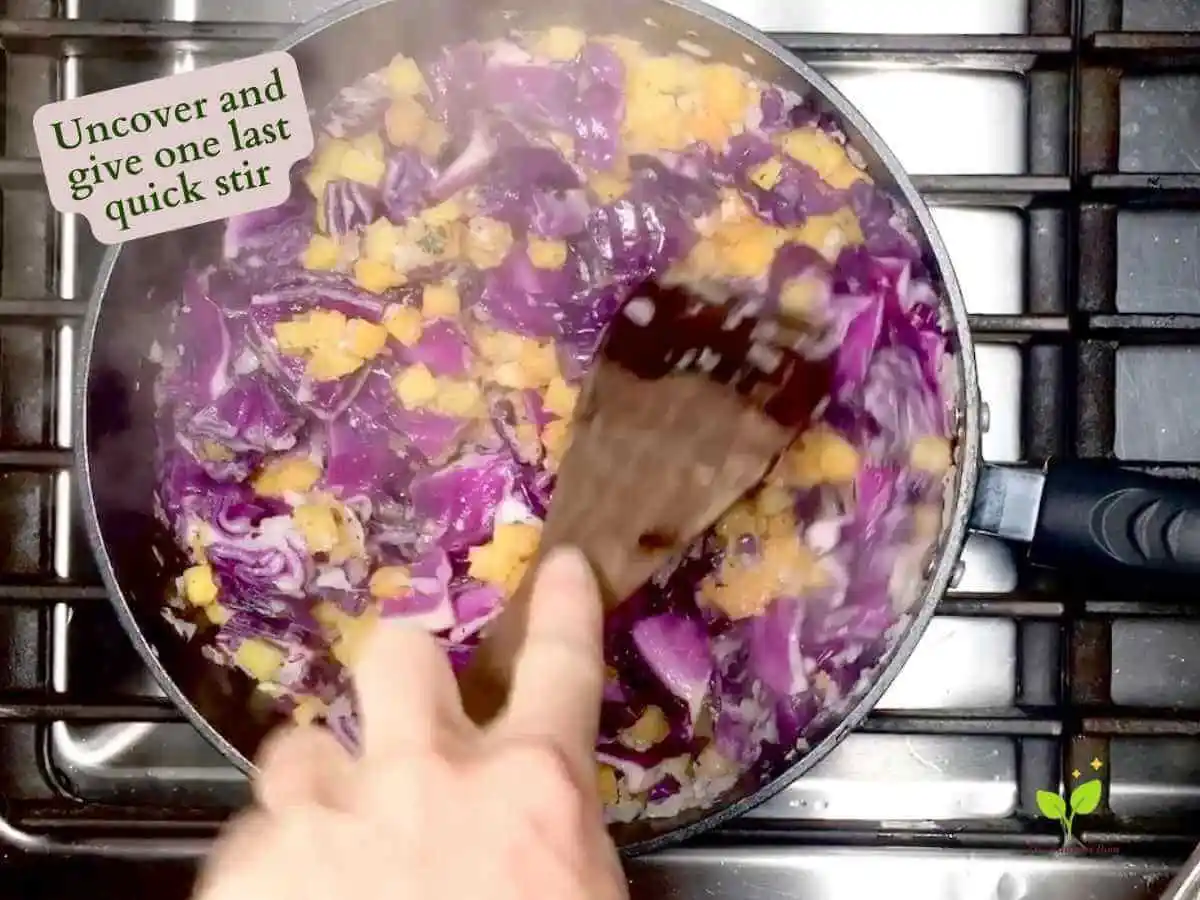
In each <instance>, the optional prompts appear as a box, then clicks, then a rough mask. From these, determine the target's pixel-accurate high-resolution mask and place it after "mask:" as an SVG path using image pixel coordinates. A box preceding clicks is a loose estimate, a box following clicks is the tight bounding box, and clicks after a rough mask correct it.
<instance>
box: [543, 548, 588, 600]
mask: <svg viewBox="0 0 1200 900" xmlns="http://www.w3.org/2000/svg"><path fill="white" fill-rule="evenodd" d="M543 570H550V571H552V572H553V575H554V577H555V579H562V580H563V581H567V582H570V584H571V585H572V586H574V587H577V588H579V589H580V590H595V589H596V573H595V572H593V571H592V565H591V563H589V562H588V560H587V557H586V556H584V555H583V553H582V552H581V551H580V550H579V548H578V547H572V546H567V545H564V546H560V547H555V548H554V549H553V550H551V551H550V552H549V553H548V554H547V555H546V561H545V563H543Z"/></svg>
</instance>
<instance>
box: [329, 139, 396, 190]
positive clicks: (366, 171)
mask: <svg viewBox="0 0 1200 900" xmlns="http://www.w3.org/2000/svg"><path fill="white" fill-rule="evenodd" d="M385 168H386V167H385V165H384V162H383V159H382V158H380V157H377V156H371V155H370V154H368V153H366V152H364V151H363V150H361V149H359V148H358V147H351V148H350V149H349V150H347V151H346V155H345V156H343V157H342V163H341V165H340V166H339V167H338V174H339V175H341V176H342V177H343V178H348V179H350V180H351V181H357V182H360V183H362V184H368V185H371V186H372V187H374V186H375V185H377V184H379V182H380V180H381V179H382V178H383V172H384V169H385Z"/></svg>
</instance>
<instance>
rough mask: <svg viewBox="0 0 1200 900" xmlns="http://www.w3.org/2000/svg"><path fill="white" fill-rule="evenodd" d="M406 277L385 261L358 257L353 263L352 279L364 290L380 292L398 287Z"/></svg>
mask: <svg viewBox="0 0 1200 900" xmlns="http://www.w3.org/2000/svg"><path fill="white" fill-rule="evenodd" d="M406 280H407V279H406V278H405V277H404V276H403V275H402V274H401V273H399V272H397V271H396V270H395V269H393V268H392V267H391V266H390V265H388V264H387V263H385V262H377V261H376V260H373V259H360V260H359V261H358V262H356V263H355V264H354V281H355V283H356V284H357V285H358V286H359V287H361V288H362V289H363V290H364V291H370V292H371V293H373V294H382V293H383V292H384V291H388V290H391V289H392V288H395V287H400V285H402V284H404V283H405V281H406Z"/></svg>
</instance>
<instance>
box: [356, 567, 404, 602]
mask: <svg viewBox="0 0 1200 900" xmlns="http://www.w3.org/2000/svg"><path fill="white" fill-rule="evenodd" d="M411 585H412V573H411V572H409V570H408V568H407V567H406V566H384V567H382V568H379V569H376V570H375V571H374V572H372V573H371V580H370V581H369V582H368V584H367V589H368V590H369V591H370V592H371V596H372V597H380V598H383V597H396V596H399V595H400V594H403V593H404V592H405V591H406V590H408V588H409V587H410V586H411Z"/></svg>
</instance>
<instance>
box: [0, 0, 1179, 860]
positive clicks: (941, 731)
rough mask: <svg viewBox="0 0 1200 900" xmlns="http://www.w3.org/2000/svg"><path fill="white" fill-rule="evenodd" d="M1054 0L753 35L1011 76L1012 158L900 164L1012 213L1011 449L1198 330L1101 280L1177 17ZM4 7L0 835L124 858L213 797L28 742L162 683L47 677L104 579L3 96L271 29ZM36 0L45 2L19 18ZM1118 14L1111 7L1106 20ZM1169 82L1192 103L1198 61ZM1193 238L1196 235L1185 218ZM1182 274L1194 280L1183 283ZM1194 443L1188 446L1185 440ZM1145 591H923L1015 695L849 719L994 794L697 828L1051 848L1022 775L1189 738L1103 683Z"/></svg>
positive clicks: (995, 334)
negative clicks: (74, 772) (1127, 159)
mask: <svg viewBox="0 0 1200 900" xmlns="http://www.w3.org/2000/svg"><path fill="white" fill-rule="evenodd" d="M1077 5H1078V6H1079V7H1080V8H1077V9H1075V8H1072V6H1071V3H1070V0H1031V2H1030V13H1029V30H1030V32H1031V33H1030V34H1028V35H985V36H922V35H817V34H780V35H776V37H777V38H778V39H779V40H780V41H781V42H782V43H783V44H784V45H785V46H787V47H789V48H790V49H794V50H795V51H796V52H797V53H799V54H801V55H803V56H805V57H806V58H807V59H809V60H811V61H813V62H816V63H823V62H846V61H864V60H882V61H888V62H897V63H911V64H919V65H922V66H934V67H968V68H973V69H979V68H983V69H992V70H998V71H1002V72H1005V73H1010V74H1013V75H1016V76H1019V77H1020V78H1022V79H1023V80H1024V82H1025V84H1026V86H1027V97H1028V135H1029V146H1028V165H1027V169H1026V171H1027V173H1028V174H1021V175H954V176H945V175H937V176H929V175H925V176H918V177H917V178H916V182H917V184H918V186H919V187H920V189H921V190H922V192H923V193H924V194H925V196H926V197H927V198H928V199H929V201H930V202H931V203H932V204H935V205H959V206H973V207H992V208H1002V209H1006V210H1012V211H1014V212H1016V213H1017V214H1019V215H1020V216H1021V217H1022V218H1023V220H1024V223H1025V234H1026V243H1025V246H1026V259H1025V277H1024V281H1025V284H1024V287H1025V290H1024V293H1025V296H1026V298H1027V300H1026V309H1025V312H1023V313H1022V314H1020V315H977V316H972V317H971V325H972V329H973V331H974V334H975V337H976V339H977V340H978V341H980V342H984V343H988V342H998V343H1004V344H1008V345H1015V346H1016V347H1018V348H1019V349H1020V352H1021V353H1022V355H1023V359H1024V372H1025V377H1024V386H1023V388H1022V397H1021V409H1022V420H1023V426H1022V434H1021V446H1022V451H1023V455H1024V457H1025V458H1026V459H1027V460H1029V461H1040V460H1043V459H1045V458H1047V457H1050V456H1056V457H1110V456H1113V455H1114V452H1115V451H1114V448H1115V446H1116V441H1117V409H1116V404H1117V400H1116V397H1117V393H1118V391H1117V378H1118V361H1117V357H1118V349H1119V348H1122V347H1132V346H1159V345H1175V344H1181V345H1196V344H1198V343H1200V340H1198V337H1200V301H1198V302H1196V303H1195V304H1194V310H1193V311H1192V312H1191V313H1183V312H1181V313H1160V312H1153V311H1146V310H1142V311H1123V310H1122V309H1121V308H1119V302H1118V298H1119V294H1120V285H1119V280H1120V279H1119V272H1118V267H1119V259H1120V258H1121V257H1120V254H1119V250H1118V232H1119V219H1120V217H1121V216H1122V214H1123V213H1124V212H1125V211H1129V210H1136V211H1143V210H1151V211H1153V210H1167V211H1172V210H1187V209H1192V208H1196V207H1200V165H1196V166H1193V167H1192V168H1191V169H1190V170H1186V171H1163V172H1158V171H1142V170H1141V169H1140V168H1139V167H1136V166H1123V165H1122V162H1123V161H1122V159H1121V144H1122V138H1121V129H1122V91H1123V85H1124V84H1126V83H1127V81H1128V79H1130V78H1133V77H1137V76H1141V75H1144V74H1147V73H1155V74H1158V73H1164V72H1168V73H1176V74H1180V75H1181V76H1186V75H1188V74H1194V73H1200V32H1196V31H1152V32H1149V31H1148V32H1133V31H1122V30H1120V29H1121V26H1122V21H1123V19H1122V9H1121V3H1120V0H1079V3H1078V4H1077ZM1137 5H1138V6H1139V8H1140V7H1141V6H1145V5H1146V4H1145V3H1144V2H1143V3H1140V4H1137ZM1178 5H1181V6H1188V5H1189V4H1178ZM1172 6H1174V5H1172ZM1190 6H1191V7H1192V8H1193V10H1194V12H1195V18H1194V19H1192V20H1189V21H1183V22H1176V23H1169V27H1178V28H1185V27H1188V28H1195V27H1200V6H1197V5H1196V4H1194V3H1193V4H1190ZM9 7H10V10H9V15H13V12H12V10H13V9H16V10H17V12H18V13H20V14H23V15H26V16H28V17H26V18H15V17H14V18H3V19H0V42H3V46H4V52H5V61H6V66H5V73H4V79H5V81H4V89H5V91H6V99H7V103H6V110H7V112H6V118H5V125H6V131H5V143H4V154H5V155H4V156H3V158H0V190H2V192H3V207H2V219H0V223H2V225H0V228H2V231H0V235H2V236H3V238H4V239H2V240H0V245H2V247H3V270H2V271H0V435H2V437H0V527H2V528H3V530H4V532H5V533H6V534H7V535H9V536H10V537H9V540H8V544H9V546H8V547H7V548H3V549H0V641H3V642H4V645H5V647H6V652H7V653H8V654H9V656H8V659H9V662H8V663H7V664H6V665H7V668H8V671H7V672H6V673H4V674H3V677H2V678H0V748H2V752H3V754H4V755H3V758H4V759H6V760H12V761H13V762H12V764H11V765H9V766H7V767H6V771H5V772H4V773H2V774H0V784H2V786H3V794H4V795H5V797H6V800H5V802H4V808H3V814H4V823H5V824H3V825H2V826H0V840H3V839H5V838H7V839H8V842H9V843H11V844H12V845H13V846H14V848H15V849H18V850H22V849H24V850H45V849H59V850H62V851H63V852H104V853H112V854H116V855H123V856H133V857H137V858H142V857H157V856H161V855H163V854H167V853H173V852H176V851H183V852H194V851H196V850H197V849H200V848H202V847H203V841H202V840H197V841H195V842H193V841H192V840H191V839H193V838H196V839H203V838H204V837H206V836H208V835H209V834H211V832H212V830H213V828H214V827H215V825H216V824H217V822H218V821H219V819H220V816H219V815H214V812H213V811H212V810H199V809H189V808H173V807H167V808H157V809H149V808H146V807H144V806H129V807H123V806H113V805H98V804H94V803H86V802H82V801H80V800H79V799H77V798H75V797H73V796H71V795H70V793H69V792H68V790H67V789H66V788H65V786H64V785H63V783H62V781H61V780H60V779H59V778H58V777H57V776H56V775H55V773H54V772H53V771H52V769H51V766H50V764H49V761H48V755H47V752H46V747H47V744H46V741H47V731H48V727H49V725H50V724H51V723H52V722H56V721H66V722H85V721H87V722H91V721H101V720H104V721H156V722H157V721H180V720H181V717H180V716H179V714H178V713H177V712H176V711H175V710H174V709H173V708H171V707H170V706H168V705H167V704H166V703H165V701H157V700H153V699H147V698H143V697H128V696H112V695H104V694H102V693H97V691H96V690H95V689H94V688H93V689H89V690H87V691H86V692H84V691H80V690H78V689H76V690H73V691H70V692H62V693H59V692H54V691H52V690H51V689H50V681H49V661H48V645H49V629H50V628H51V627H52V609H53V608H54V607H56V606H58V605H59V604H67V605H69V606H71V607H74V608H76V609H82V608H85V607H90V606H92V605H94V604H103V603H104V602H105V594H104V590H103V589H102V587H101V586H100V585H99V582H98V580H97V577H96V574H95V572H94V570H93V569H92V568H91V565H90V561H89V560H88V559H87V554H86V551H85V550H84V548H83V544H82V541H81V540H80V539H79V538H78V536H76V538H75V543H76V546H77V548H78V549H79V550H80V551H81V552H78V553H76V554H75V560H76V563H75V567H76V570H75V571H72V572H71V576H70V577H69V578H60V577H58V576H56V575H55V574H54V560H53V558H52V557H53V536H54V527H55V521H56V510H55V499H54V498H55V496H56V490H58V489H60V488H59V487H58V482H59V480H60V473H63V472H64V471H66V470H67V469H68V468H69V465H70V452H69V450H68V449H64V448H63V447H60V446H57V445H56V444H55V434H56V432H55V421H56V419H57V417H58V416H60V414H61V410H59V409H58V408H57V406H56V403H55V400H54V398H55V396H56V390H57V388H58V385H56V384H55V383H54V379H55V371H56V368H57V367H56V362H57V360H56V354H57V353H60V352H62V349H61V347H62V345H61V343H60V342H57V341H56V340H55V333H56V329H58V327H59V326H61V325H63V324H77V323H78V322H79V320H80V318H81V316H82V315H83V312H84V308H85V300H84V299H81V298H80V297H70V296H66V297H64V296H63V294H62V291H61V290H60V284H61V282H60V281H59V277H58V276H59V274H60V273H56V271H55V267H54V263H53V259H54V257H53V253H54V252H55V247H56V241H57V240H58V235H56V233H55V229H54V227H53V226H51V225H50V224H49V223H52V222H54V221H56V219H55V217H54V216H53V214H52V211H51V210H50V208H49V206H48V204H47V201H46V199H45V197H44V194H43V192H42V189H41V186H40V170H39V167H38V165H37V162H36V160H34V159H31V158H30V155H31V154H32V153H33V145H32V138H31V136H30V135H29V131H28V128H29V126H28V121H29V115H30V114H31V113H32V107H29V106H28V105H25V106H22V104H21V103H19V102H17V99H18V93H19V92H20V93H21V96H25V94H26V93H27V92H28V90H29V85H30V84H31V83H37V84H40V85H42V87H43V88H44V89H45V90H46V91H47V93H46V94H45V96H44V97H43V99H50V98H51V97H53V96H55V91H57V90H58V87H57V80H56V79H57V78H58V73H59V67H58V61H59V60H60V59H61V58H62V57H63V56H66V55H89V54H103V55H111V54H121V53H134V54H139V53H145V52H147V51H148V50H149V51H153V50H155V49H156V48H157V47H159V46H160V45H163V44H165V43H171V44H178V45H186V46H187V47H189V48H192V49H195V50H197V51H204V50H205V49H216V50H218V51H220V52H221V53H223V54H229V53H245V52H251V51H253V50H255V49H258V48H259V47H261V46H263V45H264V44H265V43H266V42H269V41H270V40H273V39H275V38H277V37H279V36H280V35H282V34H284V33H285V32H286V30H287V29H286V28H285V27H283V26H279V25H273V24H270V25H268V24H255V23H251V24H195V23H186V22H152V23H141V22H137V23H135V22H124V21H119V22H96V21H68V20H65V19H61V18H53V17H49V16H50V13H52V12H53V10H52V9H51V8H50V6H48V5H47V4H45V3H39V2H27V3H13V4H9ZM22 11H24V12H22ZM42 15H45V16H47V17H44V18H38V17H37V16H42ZM1128 17H1129V13H1128V11H1127V12H1126V18H1125V21H1126V23H1128ZM1156 27H1168V26H1156ZM1189 97H1190V102H1191V103H1192V104H1193V108H1195V109H1198V110H1200V80H1197V82H1196V83H1195V86H1194V87H1193V89H1192V94H1191V95H1189ZM1127 114H1128V113H1127ZM928 115H929V123H928V127H930V128H931V129H936V128H938V127H939V122H938V112H937V110H930V111H929V114H928ZM1194 118H1197V119H1198V120H1200V117H1194ZM1177 137H1178V139H1180V140H1186V139H1187V136H1177ZM1163 139H1164V140H1165V139H1167V136H1166V135H1164V138H1163ZM1196 145H1197V146H1200V139H1198V140H1197V144H1196ZM31 217H41V221H42V222H43V223H45V224H44V226H43V227H42V228H41V230H40V231H39V232H38V233H37V234H36V235H35V236H34V239H33V240H30V239H28V238H25V239H23V240H22V241H21V242H20V244H19V245H18V246H12V244H11V242H10V240H9V239H7V238H8V236H9V234H10V232H11V233H12V234H14V235H15V234H17V227H16V226H17V223H19V222H24V221H27V220H28V219H30V218H31ZM26 232H28V228H27V227H24V226H22V233H26ZM12 240H13V241H15V240H16V238H13V239H12ZM1196 249H1197V252H1200V241H1198V246H1197V248H1196ZM1195 287H1196V289H1197V293H1200V283H1198V284H1197V285H1196V286H1195ZM1181 387H1182V386H1181ZM1195 456H1196V458H1197V459H1200V452H1198V453H1196V454H1195ZM1127 462H1128V463H1129V464H1130V465H1131V466H1134V467H1137V468H1144V469H1147V470H1151V471H1156V472H1162V473H1165V474H1168V475H1178V476H1182V477H1195V476H1200V463H1197V462H1196V461H1189V460H1187V459H1172V460H1157V459H1155V460H1146V459H1143V460H1137V459H1132V460H1127ZM1149 590H1150V589H1149V588H1147V587H1146V586H1145V585H1141V586H1138V585H1129V584H1122V583H1113V582H1112V581H1111V580H1110V581H1108V582H1105V583H1100V582H1091V581H1088V580H1087V579H1081V578H1078V577H1073V578H1071V579H1065V578H1063V577H1062V576H1056V575H1053V574H1049V573H1042V572H1036V571H1032V570H1029V569H1022V571H1021V573H1020V582H1019V587H1018V589H1017V590H1016V591H1014V592H1013V593H1011V594H1006V595H994V594H981V595H969V594H968V595H962V594H960V595H957V596H954V597H951V598H948V599H946V600H945V601H944V602H943V604H942V612H944V613H947V614H952V615H956V616H986V617H999V618H1007V619H1012V620H1015V621H1016V623H1017V634H1018V672H1019V684H1018V696H1017V702H1016V704H1015V706H1013V707H1012V708H1010V709H1000V710H988V711H985V712H979V711H968V710H962V711H953V710H951V711H944V712H938V713H928V712H921V713H918V714H905V713H903V712H891V711H889V712H880V713H876V714H874V715H873V716H872V717H871V718H870V719H869V720H868V722H867V723H866V726H865V728H866V729H867V730H870V731H877V732H888V733H897V734H908V735H917V734H920V735H929V734H936V735H995V736H1003V737H1008V738H1012V739H1014V740H1015V741H1016V743H1017V746H1018V771H1019V773H1020V778H1019V784H1020V796H1019V809H1018V812H1017V813H1016V814H1015V815H1012V816H1010V817H1008V818H1005V819H1001V820H995V821H987V820H985V821H980V820H974V819H972V820H964V821H962V822H955V821H941V822H938V823H936V824H930V823H925V824H921V825H908V826H903V825H886V826H882V825H881V827H878V828H867V827H865V826H864V825H863V824H862V823H837V822H828V821H822V822H819V823H807V822H806V823H802V824H801V823H796V822H792V821H789V822H786V823H784V822H775V821H772V820H744V821H742V822H736V823H734V824H733V825H732V826H730V827H728V828H726V829H725V830H724V831H723V832H721V833H718V834H714V835H711V836H709V837H706V838H704V839H703V840H704V841H705V842H708V843H709V844H714V845H717V844H723V843H729V842H744V841H746V840H749V839H752V840H755V841H768V842H772V843H789V842H803V843H814V842H815V843H837V844H851V845H854V844H858V845H878V844H886V845H897V846H899V845H920V846H931V847H963V848H993V847H1001V848H1014V849H1015V848H1048V849H1053V848H1057V847H1058V846H1059V844H1060V841H1061V835H1060V834H1059V831H1058V828H1057V826H1056V825H1055V824H1054V823H1052V822H1049V821H1047V820H1045V819H1043V818H1040V817H1039V816H1038V814H1037V807H1036V801H1035V798H1034V791H1035V788H1038V787H1051V786H1054V785H1058V784H1060V783H1061V782H1062V781H1063V773H1068V772H1071V771H1072V770H1073V769H1078V768H1082V767H1084V766H1086V765H1087V763H1088V762H1089V761H1090V760H1091V759H1093V758H1094V757H1096V756H1099V757H1101V758H1103V759H1110V758H1112V755H1111V753H1110V750H1111V747H1110V744H1111V743H1113V742H1114V741H1117V740H1126V739H1131V738H1134V739H1161V738H1166V737H1169V738H1175V739H1190V740H1192V741H1194V742H1195V746H1194V748H1193V752H1194V753H1196V754H1197V755H1200V708H1193V709H1184V708H1170V709H1153V708H1144V707H1138V708H1132V707H1127V706H1125V707H1123V706H1122V705H1121V704H1120V703H1118V702H1117V701H1116V700H1115V699H1114V694H1113V690H1112V687H1113V685H1112V678H1113V672H1112V652H1113V628H1112V625H1113V622H1114V620H1115V619H1118V618H1122V619H1124V618H1137V617H1141V618H1146V619H1150V618H1153V619H1155V620H1171V621H1176V620H1184V619H1189V618H1194V617H1196V615H1197V611H1198V610H1200V606H1197V605H1196V601H1195V598H1194V596H1190V595H1189V592H1188V591H1187V590H1186V588H1184V587H1182V586H1178V587H1176V586H1170V585H1164V586H1162V587H1159V586H1155V587H1154V588H1153V592H1152V593H1148V591H1149ZM1105 784H1106V790H1105V800H1104V803H1103V805H1102V807H1101V809H1100V810H1099V811H1098V812H1097V813H1096V814H1095V815H1092V816H1090V817H1088V819H1087V822H1088V825H1087V827H1086V828H1084V829H1082V832H1081V833H1080V835H1079V836H1080V837H1081V838H1082V839H1083V840H1084V841H1085V843H1089V844H1092V843H1095V844H1103V845H1105V846H1109V847H1115V848H1118V849H1121V850H1123V851H1128V852H1131V853H1132V852H1143V853H1151V852H1154V853H1163V854H1166V855H1168V856H1171V857H1173V858H1174V857H1178V858H1182V855H1184V851H1185V849H1189V848H1190V846H1191V845H1193V844H1194V843H1195V842H1196V841H1197V840H1200V826H1198V825H1196V823H1195V819H1194V818H1193V819H1191V820H1190V821H1189V819H1188V818H1187V817H1186V816H1185V815H1184V814H1183V813H1182V812H1180V813H1178V814H1168V815H1162V816H1158V815H1156V816H1150V817H1140V818H1130V817H1120V816H1117V815H1115V814H1113V813H1111V812H1109V811H1108V806H1107V799H1108V790H1107V784H1108V779H1107V777H1106V778H1105ZM164 838H171V839H184V842H183V843H182V844H181V843H177V842H174V841H166V842H164Z"/></svg>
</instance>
